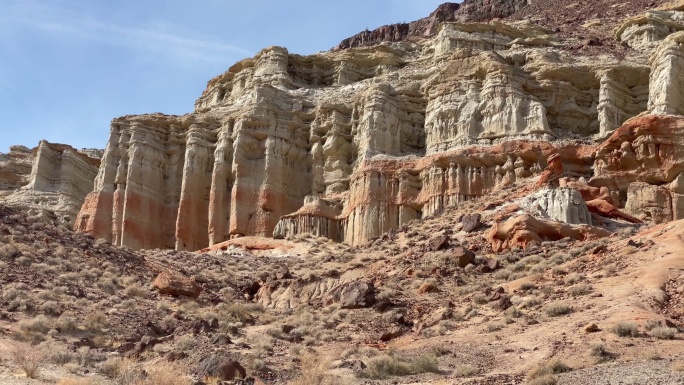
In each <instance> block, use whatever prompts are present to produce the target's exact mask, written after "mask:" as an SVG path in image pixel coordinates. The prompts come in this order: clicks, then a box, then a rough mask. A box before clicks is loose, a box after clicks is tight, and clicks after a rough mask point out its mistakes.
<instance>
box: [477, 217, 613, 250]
mask: <svg viewBox="0 0 684 385" xmlns="http://www.w3.org/2000/svg"><path fill="white" fill-rule="evenodd" d="M610 234H611V232H610V231H608V230H604V229H601V228H598V227H593V226H589V225H569V224H565V223H561V222H554V221H547V220H542V219H537V218H534V217H533V216H531V215H528V214H525V215H519V216H517V217H513V218H511V219H509V220H508V221H506V222H505V223H498V222H497V223H494V225H493V226H492V228H491V229H490V230H489V231H488V232H487V234H486V238H487V239H488V240H489V242H491V245H492V249H493V250H494V252H500V251H503V250H506V249H508V248H512V247H520V248H523V249H526V248H528V247H530V246H538V245H541V243H542V242H543V241H558V240H561V239H563V238H566V237H567V238H573V239H577V240H580V241H586V240H593V239H599V238H604V237H607V236H609V235H610Z"/></svg>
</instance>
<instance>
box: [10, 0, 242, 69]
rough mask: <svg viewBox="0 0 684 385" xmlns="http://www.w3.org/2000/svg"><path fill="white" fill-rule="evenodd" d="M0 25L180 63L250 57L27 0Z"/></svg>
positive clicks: (171, 31) (160, 27) (163, 29)
mask: <svg viewBox="0 0 684 385" xmlns="http://www.w3.org/2000/svg"><path fill="white" fill-rule="evenodd" d="M0 23H1V24H4V28H5V29H6V28H12V27H14V28H31V29H34V30H40V31H44V32H49V33H52V34H54V35H56V36H62V37H64V38H68V39H79V40H82V41H88V40H91V41H99V42H105V43H108V44H113V45H118V46H123V47H127V48H131V49H144V50H145V52H154V53H158V54H162V55H169V56H174V57H176V58H181V59H191V60H201V61H209V62H225V61H226V59H227V57H229V56H233V55H235V54H239V55H240V56H245V55H251V54H253V52H251V51H249V50H247V49H244V48H241V47H237V46H234V45H230V44H223V43H219V42H216V41H212V40H210V39H205V38H203V37H201V36H198V34H197V33H196V32H194V31H189V30H187V29H184V28H182V27H180V26H175V25H168V24H164V23H159V22H156V23H151V24H150V25H149V26H147V27H144V28H143V27H131V26H125V25H118V24H112V23H109V22H104V21H101V20H97V19H96V18H93V17H92V16H90V15H87V14H78V13H75V12H69V11H66V10H63V9H57V8H53V7H51V6H48V5H46V4H43V3H40V2H36V1H30V0H29V1H25V0H24V1H22V3H21V4H19V5H17V6H15V7H10V8H9V12H7V13H5V17H0ZM178 32H180V33H178Z"/></svg>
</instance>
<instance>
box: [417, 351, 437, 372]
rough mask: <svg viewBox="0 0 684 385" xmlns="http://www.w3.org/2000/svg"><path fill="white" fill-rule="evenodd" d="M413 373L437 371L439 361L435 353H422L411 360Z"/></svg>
mask: <svg viewBox="0 0 684 385" xmlns="http://www.w3.org/2000/svg"><path fill="white" fill-rule="evenodd" d="M412 364H413V370H414V372H415V373H439V361H438V360H437V357H436V356H435V355H431V354H430V355H423V356H420V357H417V358H415V359H414V360H413V362H412Z"/></svg>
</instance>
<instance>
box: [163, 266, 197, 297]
mask: <svg viewBox="0 0 684 385" xmlns="http://www.w3.org/2000/svg"><path fill="white" fill-rule="evenodd" d="M152 287H154V288H155V289H156V290H157V291H159V292H160V293H161V294H165V295H170V296H173V297H178V296H181V295H183V296H186V297H192V298H197V297H199V295H200V293H202V288H201V287H200V286H199V285H198V284H197V283H196V282H195V280H193V279H191V278H188V277H184V276H182V275H179V274H174V273H169V272H166V271H165V272H162V273H159V275H157V278H155V279H154V282H152Z"/></svg>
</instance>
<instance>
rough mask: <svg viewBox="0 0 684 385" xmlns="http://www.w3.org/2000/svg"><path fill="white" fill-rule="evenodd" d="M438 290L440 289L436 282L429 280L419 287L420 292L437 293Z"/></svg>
mask: <svg viewBox="0 0 684 385" xmlns="http://www.w3.org/2000/svg"><path fill="white" fill-rule="evenodd" d="M438 291H439V289H437V287H436V286H435V285H434V284H432V283H429V282H426V283H424V284H422V285H421V286H420V287H419V288H418V294H428V293H436V292H438Z"/></svg>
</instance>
